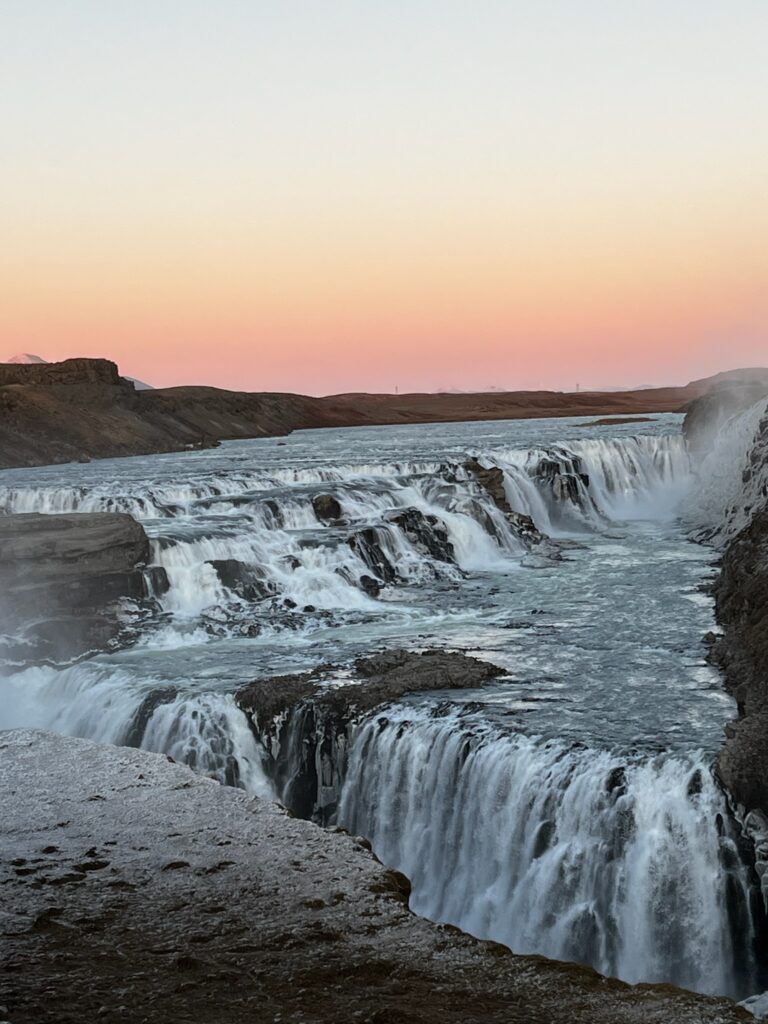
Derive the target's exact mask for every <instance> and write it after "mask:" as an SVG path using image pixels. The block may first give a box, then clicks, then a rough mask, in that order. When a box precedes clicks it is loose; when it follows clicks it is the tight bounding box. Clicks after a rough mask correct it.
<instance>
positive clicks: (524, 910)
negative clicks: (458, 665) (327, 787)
mask: <svg viewBox="0 0 768 1024" xmlns="http://www.w3.org/2000/svg"><path fill="white" fill-rule="evenodd" d="M337 820H338V823H339V824H341V825H343V826H344V827H345V828H348V829H349V830H350V831H351V832H353V833H355V834H361V835H365V836H367V837H368V838H369V839H370V840H371V842H372V844H373V848H374V851H375V852H376V853H377V855H378V856H379V857H380V858H381V860H382V861H384V863H386V864H389V865H392V866H393V867H395V868H397V869H399V870H400V871H403V872H404V873H405V874H406V875H407V876H408V877H409V878H410V879H411V882H412V885H413V893H412V897H411V907H412V909H413V910H414V911H415V912H416V913H418V914H422V915H424V916H425V917H428V918H430V919H432V920H435V921H440V922H450V923H452V924H455V925H458V926H459V927H461V928H463V929H464V930H466V931H469V932H471V933H472V934H474V935H477V936H479V937H481V938H489V939H494V940H496V941H498V942H502V943H505V944H506V945H508V946H510V947H511V948H512V949H513V950H515V952H518V953H540V954H543V955H545V956H549V957H554V958H557V959H563V960H576V961H580V962H586V963H589V964H591V965H592V966H594V967H596V968H597V969H598V970H600V971H601V972H603V973H606V974H611V975H615V976H618V977H620V978H623V979H624V980H626V981H629V982H638V981H672V982H674V983H676V984H679V985H682V986H685V987H688V988H693V989H696V990H699V991H702V992H711V993H717V992H721V993H722V992H727V993H730V994H733V995H744V993H745V992H749V991H751V990H753V985H754V977H753V974H754V966H755V965H754V958H753V948H752V944H753V940H754V934H753V925H752V917H751V909H750V901H751V887H750V879H749V872H748V868H747V867H746V866H745V865H744V864H743V863H742V861H741V860H740V858H739V852H738V849H737V845H736V842H735V839H734V837H733V836H732V835H731V834H729V825H728V822H729V816H728V810H727V806H726V802H725V798H724V796H723V794H722V793H721V791H720V790H719V789H718V787H717V785H716V784H715V782H714V780H713V778H712V776H711V772H710V769H709V767H708V764H707V762H706V760H705V759H704V758H703V757H701V756H700V755H696V754H692V755H689V756H685V757H681V756H667V755H656V756H652V757H646V758H641V757H633V758H629V759H628V758H626V757H622V756H620V755H618V754H610V753H607V752H601V751H595V750H593V749H586V748H579V747H576V748H568V747H567V746H565V745H564V744H562V743H560V742H554V741H550V742H543V741H540V740H536V739H535V738H529V737H526V736H522V735H519V734H517V735H502V734H498V733H494V731H493V730H492V729H490V727H488V726H483V725H482V724H476V725H475V727H474V728H471V727H468V724H467V722H466V721H465V722H457V721H456V720H455V719H453V718H451V717H448V718H446V717H437V718H432V717H429V716H426V715H420V713H419V712H418V711H414V709H408V708H397V709H392V710H391V711H388V712H387V713H386V715H379V716H377V717H376V718H374V719H373V720H371V721H368V722H367V723H365V724H364V725H363V726H362V727H361V728H360V729H359V731H358V733H357V735H356V738H355V741H354V743H353V746H352V749H351V752H350V756H349V767H348V771H347V777H346V781H345V784H344V787H343V790H342V796H341V802H340V807H339V812H338V819H337Z"/></svg>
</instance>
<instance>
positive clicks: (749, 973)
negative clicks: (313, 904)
mask: <svg viewBox="0 0 768 1024" xmlns="http://www.w3.org/2000/svg"><path fill="white" fill-rule="evenodd" d="M470 456H473V457H476V458H478V459H479V461H480V462H481V463H482V464H483V465H484V466H486V467H499V468H501V469H502V470H503V473H504V489H505V492H506V497H507V499H508V502H509V504H510V506H511V507H512V508H513V509H514V510H515V511H516V512H518V513H522V514H524V515H526V516H530V517H532V519H533V521H534V523H535V525H536V527H537V528H538V530H539V531H541V533H542V534H544V535H545V538H544V539H543V540H541V541H540V542H535V541H536V540H537V538H535V537H534V538H532V536H531V532H530V530H529V529H528V528H527V527H526V526H525V524H524V523H521V522H518V521H515V520H514V518H513V519H512V520H510V518H508V517H507V516H505V514H504V512H503V511H502V510H501V509H500V508H499V507H498V506H497V505H496V504H495V503H494V501H493V500H492V498H491V497H490V495H489V494H488V492H487V491H486V490H484V488H483V487H482V486H481V485H480V483H479V482H478V481H477V479H476V478H475V476H474V475H473V473H472V472H471V471H470V469H469V468H468V467H467V465H466V462H467V459H468V457H470ZM691 479H692V478H691V471H690V466H689V462H688V455H687V452H686V449H685V445H684V442H683V440H682V437H681V435H680V418H679V417H676V416H660V417H658V418H657V419H656V420H655V421H653V422H652V423H648V424H634V425H627V426H622V427H615V426H614V427H604V428H594V427H589V428H585V427H584V425H583V421H578V420H529V421H516V422H495V423H473V424H456V425H446V424H439V425H429V426H409V427H381V428H370V429H363V428H358V429H353V430H326V431H305V432H301V433H297V434H295V435H293V436H291V437H288V438H285V439H269V440H261V441H250V442H232V443H227V444H224V445H222V447H221V448H219V449H217V450H215V451H210V452H190V453H186V454H183V455H165V456H154V457H151V458H142V459H123V460H105V461H102V462H99V463H92V464H90V465H87V466H79V465H78V466H64V467H49V468H45V469H40V470H25V471H7V472H5V473H3V474H0V509H2V510H3V511H5V512H27V511H41V512H61V511H70V510H82V511H95V510H121V511H127V512H130V513H132V514H133V515H134V516H136V517H137V518H139V519H140V520H141V521H142V522H143V524H144V526H145V528H146V529H147V532H148V533H149V535H150V537H151V538H152V546H153V558H154V561H155V562H156V564H157V565H159V566H162V567H164V568H165V570H166V571H167V574H168V579H169V581H170V589H169V590H168V591H167V593H164V594H162V595H160V596H158V598H157V602H156V608H155V611H154V613H152V614H147V613H145V614H144V615H143V616H142V617H140V618H136V617H134V619H135V621H134V628H136V627H138V628H139V630H140V636H139V640H138V642H137V643H136V644H135V645H134V646H132V647H130V648H128V649H125V650H123V651H120V652H117V653H113V654H110V655H101V656H98V657H94V658H92V659H90V660H88V661H87V662H82V663H80V664H77V665H74V666H70V667H51V666H34V667H25V666H20V665H12V666H8V667H7V674H6V677H5V678H4V679H3V680H2V681H0V686H1V687H2V702H1V703H0V727H14V726H20V725H33V726H42V727H46V728H51V729H54V730H58V731H61V732H64V733H68V734H74V735H79V736H86V737H92V738H95V739H101V740H106V741H110V742H115V743H130V744H134V745H141V746H143V747H146V748H148V749H152V750H159V751H164V752H167V753H169V754H171V755H172V756H174V757H175V758H178V759H180V760H185V761H187V762H189V763H190V764H192V765H193V766H195V767H196V768H198V769H200V770H203V771H207V772H211V773H213V774H215V775H217V776H218V777H220V778H221V779H222V780H223V781H228V782H235V783H237V784H239V785H243V786H245V787H246V788H247V789H249V790H251V791H252V792H255V793H260V794H265V795H269V794H270V793H271V792H272V790H271V785H270V781H269V779H268V778H267V777H266V776H265V773H264V771H263V768H262V760H261V752H260V746H259V742H258V739H257V737H256V736H255V735H254V733H253V731H252V730H251V729H250V727H249V724H248V722H247V720H246V718H245V716H244V715H243V714H242V713H241V712H240V711H239V710H238V709H237V707H236V706H235V704H234V701H233V700H232V696H231V695H232V693H233V691H234V690H235V689H236V688H237V686H238V685H239V684H240V683H242V682H245V681H249V680H251V679H253V678H255V677H257V676H262V675H269V674H276V673H282V672H289V671H296V670H300V669H304V668H308V667H312V666H314V665H316V664H318V663H319V662H321V661H325V662H328V661H330V662H333V663H335V664H341V665H343V664H348V663H349V662H350V660H351V659H352V658H353V656H355V655H357V654H360V653H363V652H369V651H371V650H372V649H375V648H377V647H381V646H382V645H398V646H410V647H414V648H417V649H420V648H425V647H435V646H438V647H448V648H450V649H454V650H463V651H467V652H469V653H472V654H475V655H478V656H480V657H483V658H487V659H490V660H492V661H494V662H495V663H497V664H498V665H501V666H503V668H504V669H505V670H506V675H505V676H504V677H503V678H502V679H501V680H499V681H498V682H497V683H495V684H494V685H493V686H492V687H490V688H488V689H485V690H482V691H476V692H471V693H470V692H468V693H461V694H455V693H452V694H450V700H447V699H446V695H439V694H438V695H431V696H430V697H429V698H426V697H420V698H412V699H409V700H407V701H405V702H403V703H402V704H401V705H399V706H398V707H397V708H396V709H388V710H387V711H386V713H381V714H379V715H377V716H374V718H373V719H372V720H370V721H368V722H367V723H364V724H362V725H361V726H360V727H359V728H358V730H357V732H356V734H355V736H354V740H353V744H352V749H351V751H350V758H349V768H348V771H347V774H346V782H345V784H344V789H343V793H342V798H341V802H340V807H339V811H338V820H339V822H340V823H341V824H344V825H346V826H347V827H349V828H351V829H353V830H355V831H358V832H361V833H363V834H365V835H367V836H369V837H370V838H371V839H372V841H373V843H374V848H375V849H376V851H377V853H378V854H379V856H380V857H381V858H382V859H383V860H384V861H386V862H387V863H389V864H391V865H393V866H395V867H398V868H400V869H401V870H403V871H404V872H406V873H407V874H408V875H409V877H410V878H411V879H412V880H413V885H414V892H413V899H412V905H413V907H414V909H415V910H416V911H417V912H419V913H423V914H425V915H427V916H429V917H431V918H433V919H435V920H439V921H450V922H452V923H455V924H458V925H460V926H461V927H463V928H465V929H467V930H469V931H471V932H473V933H475V934H477V935H480V936H486V937H490V938H494V939H497V940H499V941H502V942H505V943H507V944H509V945H510V946H512V948H514V949H515V950H518V951H520V952H540V953H544V954H546V955H550V956H555V957H561V958H565V959H577V960H581V961H585V962H589V963H592V964H594V965H595V966H596V967H598V968H599V969H600V970H603V971H606V972H609V973H612V974H618V975H619V976H621V977H623V978H626V979H627V980H630V981H639V980H671V981H675V982H677V983H679V984H683V985H687V986H690V987H694V988H697V989H700V990H703V991H711V992H725V993H731V994H743V993H745V992H747V991H749V990H750V988H753V987H754V985H755V977H754V969H753V962H752V954H751V938H752V930H753V928H754V924H753V920H752V917H751V915H750V911H749V887H750V871H749V869H748V866H747V865H745V864H744V863H743V861H742V859H741V858H740V856H739V854H738V847H737V843H736V832H737V829H736V825H735V823H734V822H733V820H732V819H731V817H730V815H729V812H728V808H727V806H726V801H725V798H724V796H723V794H722V793H721V792H720V790H719V789H718V787H717V786H716V784H715V782H714V780H713V777H712V774H711V770H710V765H711V762H712V759H713V754H714V752H715V751H716V750H717V748H718V746H719V744H720V742H721V737H722V729H723V725H724V723H725V722H726V721H727V720H728V719H729V718H730V717H732V715H733V707H732V703H731V700H730V698H729V697H727V696H726V694H725V693H724V692H723V690H722V687H721V683H720V680H719V678H718V676H717V674H716V672H715V671H714V670H713V669H712V668H711V667H709V666H708V665H707V663H706V662H705V659H704V654H705V649H704V647H703V644H702V636H703V635H704V633H706V632H707V630H709V629H711V628H712V611H711V602H710V599H709V597H708V596H707V593H706V583H707V581H708V580H709V579H710V578H711V572H712V570H711V568H710V564H709V563H710V560H711V554H710V552H709V551H708V550H707V549H706V548H703V547H700V546H698V545H696V544H694V543H692V542H691V541H690V540H689V539H688V537H687V536H686V533H685V530H684V528H683V527H682V526H681V525H680V523H679V522H678V520H677V519H676V512H677V510H678V507H679V505H680V502H681V501H682V500H683V499H684V498H685V497H686V495H688V494H689V491H690V488H691ZM318 496H323V500H324V501H325V502H326V509H327V507H328V506H327V499H328V498H333V499H335V500H336V501H337V502H338V503H339V506H340V508H339V509H338V510H335V511H339V512H340V515H336V514H334V515H332V516H331V517H330V518H329V517H328V512H327V511H326V512H324V513H323V514H322V515H321V514H318V511H316V507H317V508H319V507H320V506H318V502H317V499H318ZM313 499H314V503H313ZM331 508H332V510H333V506H331ZM243 567H245V568H246V572H245V574H244V572H243ZM233 574H234V575H233Z"/></svg>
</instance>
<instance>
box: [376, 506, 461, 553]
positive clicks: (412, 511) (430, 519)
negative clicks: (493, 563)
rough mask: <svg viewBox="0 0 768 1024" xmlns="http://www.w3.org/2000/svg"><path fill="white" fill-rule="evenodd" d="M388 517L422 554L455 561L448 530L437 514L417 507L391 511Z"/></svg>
mask: <svg viewBox="0 0 768 1024" xmlns="http://www.w3.org/2000/svg"><path fill="white" fill-rule="evenodd" d="M387 519H388V520H389V521H390V522H392V523H395V524H396V525H397V526H398V527H399V528H400V529H401V530H402V531H403V533H404V534H405V536H406V537H407V538H408V540H409V541H410V542H411V544H413V546H414V547H415V548H416V549H417V551H420V552H421V554H424V555H429V556H430V557H432V558H434V559H436V561H438V562H455V560H456V553H455V551H454V550H453V544H451V542H450V540H449V539H448V531H447V530H446V528H445V526H444V525H443V523H441V522H440V520H439V519H438V518H437V516H433V515H425V514H424V513H423V512H420V511H419V509H417V508H406V509H404V510H403V511H402V512H394V513H393V512H390V513H389V514H388V515H387Z"/></svg>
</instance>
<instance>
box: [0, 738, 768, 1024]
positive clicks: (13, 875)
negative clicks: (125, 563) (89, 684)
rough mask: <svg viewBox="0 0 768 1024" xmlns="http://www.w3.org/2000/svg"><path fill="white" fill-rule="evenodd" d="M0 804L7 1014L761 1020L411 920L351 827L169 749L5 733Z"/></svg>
mask: <svg viewBox="0 0 768 1024" xmlns="http://www.w3.org/2000/svg"><path fill="white" fill-rule="evenodd" d="M0 815H2V820H3V830H2V844H3V845H2V861H1V862H0V891H2V903H1V904H0V1005H1V1006H2V1010H0V1016H2V1017H4V1018H5V1019H7V1020H8V1021H10V1022H11V1024H48V1022H51V1024H53V1022H55V1024H91V1022H96V1021H100V1020H107V1021H126V1022H131V1024H133V1022H137V1024H138V1022H147V1024H155V1022H157V1024H161V1022H162V1024H183V1022H185V1021H189V1022H195V1024H261V1022H266V1021H270V1022H272V1021H275V1022H276V1021H281V1022H296V1024H298V1022H300V1021H303V1022H306V1024H315V1022H318V1024H339V1022H344V1021H350V1022H352V1021H361V1022H363V1021H365V1022H376V1024H416V1022H420V1024H421V1022H424V1024H430V1022H435V1024H437V1022H440V1024H446V1022H456V1024H473V1022H477V1024H480V1022H483V1024H492V1022H497V1021H498V1022H502V1021H503V1022H514V1024H560V1022H562V1024H624V1022H627V1024H629V1022H632V1024H641V1022H642V1024H653V1022H655V1024H675V1022H678V1024H715V1022H717V1024H731V1022H736V1021H748V1020H751V1019H753V1018H751V1017H750V1016H749V1015H748V1014H747V1013H746V1012H745V1011H744V1010H742V1009H740V1008H738V1007H736V1006H735V1005H734V1004H732V1003H730V1002H729V1001H728V1000H725V999H711V998H707V997H703V996H697V995H693V994H690V993H687V992H682V991H680V990H677V989H674V988H672V987H669V986H649V985H641V986H635V987H632V986H629V985H624V984H622V983H621V982H617V981H613V980H608V979H605V978H602V977H600V976H599V975H598V974H596V973H595V972H594V971H591V970H589V969H588V968H583V967H577V966H574V965H570V964H558V963H553V962H550V961H546V960H543V959H541V958H537V957H518V956H514V955H513V954H512V953H510V952H509V951H508V950H507V949H505V948H504V947H500V946H497V945H495V944H493V943H488V942H479V941H477V940H475V939H472V938H470V937H469V936H466V935H464V934H462V933H460V932H459V931H458V930H457V929H455V928H452V927H441V926H438V925H434V924H431V923H429V922H427V921H424V920H422V919H420V918H417V917H415V916H414V915H413V914H411V913H410V911H409V910H408V907H407V899H408V884H407V881H406V880H405V879H404V878H403V877H402V876H400V875H397V874H395V873H393V872H391V871H388V870H386V869H385V868H384V867H383V866H382V865H381V864H379V863H378V862H377V861H376V859H375V858H374V857H373V855H372V854H371V853H370V851H369V849H368V846H367V844H366V843H365V842H364V841H363V840H360V839H356V838H353V837H350V836H348V835H346V834H342V833H339V832H332V831H326V830H323V829H320V828H318V827H316V826H314V825H312V824H310V823H308V822H304V821H300V820H297V819H294V818H291V817H289V816H288V815H287V814H286V813H285V812H283V811H282V810H281V809H280V808H279V807H278V806H277V805H275V804H271V803H269V802H265V801H261V800H258V799H251V798H249V797H248V796H247V795H246V794H245V793H244V792H242V791H240V790H235V789H230V788H227V787H222V786H220V785H219V784H218V783H216V782H213V781H212V780H210V779H206V778H201V777H199V776H196V775H194V774H193V773H192V772H191V771H190V770H189V769H188V768H186V767H183V766H181V765H179V764H175V763H170V762H169V760H168V759H167V758H166V757H163V756H161V755H155V754H150V753H146V752H144V751H139V750H130V749H127V748H114V747H108V746H101V745H98V744H94V743H91V742H88V741H85V740H76V739H66V738H63V737H59V736H54V735H53V734H50V733H42V732H30V731H18V732H6V733H2V734H0Z"/></svg>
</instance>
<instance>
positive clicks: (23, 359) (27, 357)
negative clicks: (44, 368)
mask: <svg viewBox="0 0 768 1024" xmlns="http://www.w3.org/2000/svg"><path fill="white" fill-rule="evenodd" d="M5 361H6V363H27V364H28V363H47V362H48V360H47V359H41V358H40V356H34V355H32V353H31V352H20V353H19V355H17V356H11V358H10V359H6V360H5Z"/></svg>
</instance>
